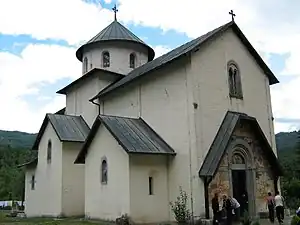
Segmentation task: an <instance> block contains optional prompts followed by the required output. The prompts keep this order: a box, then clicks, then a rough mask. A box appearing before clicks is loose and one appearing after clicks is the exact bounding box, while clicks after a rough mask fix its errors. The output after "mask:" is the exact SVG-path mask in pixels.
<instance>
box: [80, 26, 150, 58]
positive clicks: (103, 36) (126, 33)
mask: <svg viewBox="0 0 300 225" xmlns="http://www.w3.org/2000/svg"><path fill="white" fill-rule="evenodd" d="M106 41H130V42H134V43H137V44H141V45H143V46H145V47H146V48H147V49H148V59H149V60H152V59H153V58H154V55H155V53H154V50H153V49H152V48H151V47H150V46H148V45H147V44H146V43H145V42H143V41H142V40H141V39H140V38H138V37H137V36H136V35H135V34H133V33H132V32H131V31H130V30H128V29H127V28H126V27H124V26H123V25H122V24H120V23H119V22H118V21H117V20H115V21H113V22H112V23H111V24H109V25H108V26H107V27H106V28H104V29H103V30H102V31H100V32H99V33H98V34H97V35H96V36H95V37H93V38H92V39H91V40H89V41H88V42H87V43H86V44H84V45H82V46H81V47H80V48H79V49H78V50H77V51H76V57H77V58H78V59H79V60H80V61H82V54H83V48H84V47H85V46H88V45H91V44H94V43H100V42H106Z"/></svg>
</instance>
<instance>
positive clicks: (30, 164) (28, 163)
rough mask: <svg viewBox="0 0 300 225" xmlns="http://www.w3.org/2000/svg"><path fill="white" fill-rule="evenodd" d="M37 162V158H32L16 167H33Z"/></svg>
mask: <svg viewBox="0 0 300 225" xmlns="http://www.w3.org/2000/svg"><path fill="white" fill-rule="evenodd" d="M37 163H38V158H37V157H36V158H34V159H33V160H31V161H29V162H26V163H23V164H21V165H18V166H17V168H20V167H24V166H26V167H35V166H36V165H37Z"/></svg>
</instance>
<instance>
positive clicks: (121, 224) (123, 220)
mask: <svg viewBox="0 0 300 225" xmlns="http://www.w3.org/2000/svg"><path fill="white" fill-rule="evenodd" d="M116 224H117V225H130V220H129V216H128V215H127V214H124V215H122V216H121V217H119V218H117V219H116Z"/></svg>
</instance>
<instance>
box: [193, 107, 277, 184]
mask: <svg viewBox="0 0 300 225" xmlns="http://www.w3.org/2000/svg"><path fill="white" fill-rule="evenodd" d="M239 121H247V122H248V123H249V124H250V125H251V127H252V129H253V131H254V132H255V133H256V134H257V137H258V138H259V140H260V141H261V143H262V144H263V145H264V148H263V153H264V154H265V157H266V159H267V160H268V162H269V163H270V165H271V167H272V170H273V171H274V173H275V174H276V175H278V176H281V175H282V174H283V170H282V167H281V166H280V164H279V161H278V158H277V156H276V155H275V153H274V151H273V149H272V147H271V146H270V144H269V142H268V140H267V138H266V136H265V135H264V133H263V131H262V129H261V127H260V126H259V123H258V121H257V120H256V118H254V117H251V116H248V115H247V114H245V113H239V112H232V111H228V112H227V113H226V115H225V117H224V119H223V122H222V124H221V126H220V128H219V130H218V132H217V135H216V136H215V138H214V140H213V142H212V144H211V146H210V148H209V151H208V153H207V155H206V157H205V160H204V162H203V164H202V166H201V168H200V171H199V176H200V177H202V178H204V177H214V175H215V173H216V171H217V169H218V167H219V165H220V163H221V160H222V158H223V156H224V154H225V152H226V149H227V146H228V144H229V143H230V139H231V137H232V135H233V132H234V130H235V128H236V127H237V124H238V123H239Z"/></svg>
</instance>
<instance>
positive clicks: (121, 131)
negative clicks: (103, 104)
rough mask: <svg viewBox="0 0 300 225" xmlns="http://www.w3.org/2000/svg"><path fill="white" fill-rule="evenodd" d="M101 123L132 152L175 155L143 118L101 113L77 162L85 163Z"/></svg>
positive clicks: (125, 148)
mask: <svg viewBox="0 0 300 225" xmlns="http://www.w3.org/2000/svg"><path fill="white" fill-rule="evenodd" d="M100 124H103V125H104V126H105V127H106V129H107V130H108V131H109V132H110V133H111V134H112V136H113V137H114V138H115V139H116V140H117V142H118V143H119V144H120V145H121V146H122V147H123V149H124V150H125V151H126V152H127V153H130V154H134V153H138V154H162V155H175V154H176V153H175V151H174V150H173V149H172V147H170V146H169V145H168V144H167V143H166V142H165V141H164V140H163V139H162V138H161V137H160V136H159V135H158V134H157V133H156V132H155V131H154V130H153V129H152V128H151V127H150V126H149V125H148V124H147V123H146V122H145V121H144V120H143V119H142V118H138V119H136V118H128V117H119V116H107V115H100V116H98V118H97V119H96V121H95V122H94V124H93V127H92V129H91V132H90V134H89V136H88V138H87V139H86V142H85V143H84V146H83V147H82V149H81V151H80V153H79V154H78V156H77V159H76V161H75V163H84V162H85V157H86V155H87V152H88V149H89V146H90V144H91V143H92V141H93V139H94V137H95V135H96V133H97V131H98V128H99V126H100Z"/></svg>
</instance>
